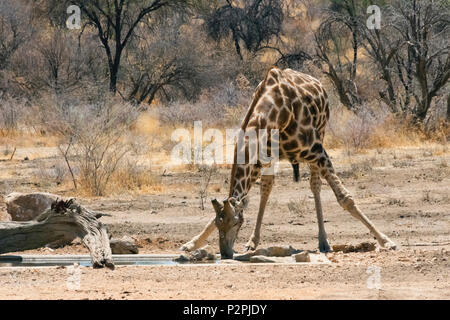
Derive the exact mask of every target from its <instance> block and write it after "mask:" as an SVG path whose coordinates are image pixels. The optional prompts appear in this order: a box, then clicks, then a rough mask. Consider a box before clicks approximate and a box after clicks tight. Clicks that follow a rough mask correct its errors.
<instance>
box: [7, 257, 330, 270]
mask: <svg viewBox="0 0 450 320" xmlns="http://www.w3.org/2000/svg"><path fill="white" fill-rule="evenodd" d="M179 256H180V255H177V254H120V255H119V254H118V255H113V256H112V257H113V260H114V264H115V265H116V266H152V265H164V266H176V265H218V264H219V265H228V264H243V263H245V264H249V262H240V261H235V260H225V261H221V260H220V255H217V260H215V261H214V260H213V261H206V262H177V261H174V260H175V259H176V258H178V257H179ZM315 256H317V257H315ZM323 263H330V261H329V260H328V259H326V257H325V256H322V255H319V254H317V255H311V262H307V263H301V264H303V265H310V264H323ZM74 264H78V265H80V266H84V267H91V266H92V262H91V257H90V256H89V255H0V268H3V267H57V266H72V265H74ZM258 264H261V263H258ZM264 264H265V263H264ZM270 264H272V265H273V264H299V263H295V261H294V260H292V262H290V260H288V259H287V260H286V262H283V263H270Z"/></svg>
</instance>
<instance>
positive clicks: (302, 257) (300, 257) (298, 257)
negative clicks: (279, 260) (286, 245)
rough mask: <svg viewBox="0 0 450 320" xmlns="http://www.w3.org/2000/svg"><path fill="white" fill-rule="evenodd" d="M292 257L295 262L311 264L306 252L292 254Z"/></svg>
mask: <svg viewBox="0 0 450 320" xmlns="http://www.w3.org/2000/svg"><path fill="white" fill-rule="evenodd" d="M292 257H293V258H294V260H295V262H311V258H310V256H309V252H308V251H303V252H300V253H297V254H293V255H292Z"/></svg>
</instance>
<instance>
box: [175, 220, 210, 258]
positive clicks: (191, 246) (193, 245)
mask: <svg viewBox="0 0 450 320" xmlns="http://www.w3.org/2000/svg"><path fill="white" fill-rule="evenodd" d="M214 221H215V218H212V219H211V220H210V221H209V222H208V224H207V225H206V226H205V228H204V229H203V231H202V232H200V234H198V235H196V236H195V237H194V238H192V240H190V241H189V242H186V243H185V244H184V245H182V246H181V248H180V250H181V251H194V250H195V249H198V248H201V247H203V245H204V244H205V242H206V240H207V239H208V237H209V236H210V235H211V233H212V232H213V231H214V229H215V228H216V225H215V223H214Z"/></svg>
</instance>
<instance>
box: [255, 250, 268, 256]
mask: <svg viewBox="0 0 450 320" xmlns="http://www.w3.org/2000/svg"><path fill="white" fill-rule="evenodd" d="M253 255H254V256H268V255H269V251H268V250H267V249H264V248H261V249H256V251H253Z"/></svg>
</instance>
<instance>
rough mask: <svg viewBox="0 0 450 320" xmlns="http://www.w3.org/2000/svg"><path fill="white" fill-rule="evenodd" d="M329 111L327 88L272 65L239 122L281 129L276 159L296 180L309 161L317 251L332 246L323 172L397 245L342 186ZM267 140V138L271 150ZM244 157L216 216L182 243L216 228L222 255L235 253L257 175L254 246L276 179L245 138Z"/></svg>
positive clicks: (350, 206)
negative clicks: (331, 152)
mask: <svg viewBox="0 0 450 320" xmlns="http://www.w3.org/2000/svg"><path fill="white" fill-rule="evenodd" d="M329 117H330V111H329V103H328V97H327V93H326V92H325V90H324V88H323V86H322V84H321V83H320V82H319V80H317V79H315V78H313V77H312V76H310V75H307V74H304V73H300V72H298V71H294V70H292V69H285V70H281V69H279V68H276V67H272V68H271V69H269V71H268V72H267V74H266V76H265V79H264V80H263V81H262V82H261V83H260V84H259V85H258V87H257V88H256V91H255V93H254V95H253V99H252V103H251V105H250V107H249V109H248V111H247V114H246V116H245V118H244V120H243V122H242V125H241V129H242V130H243V131H248V130H257V131H259V130H268V131H269V130H270V129H277V130H279V159H280V160H282V159H285V160H288V161H289V162H290V163H291V164H292V166H293V168H294V179H295V180H298V165H299V163H301V162H306V163H307V164H308V166H309V169H310V172H311V175H310V188H311V191H312V193H313V196H314V202H315V209H316V214H317V222H318V227H319V233H318V240H319V250H320V251H321V252H329V251H331V249H330V245H329V243H328V239H327V234H326V232H325V226H324V221H323V213H322V204H321V200H320V191H321V185H322V180H321V178H324V179H325V180H326V181H327V183H328V184H329V185H330V187H331V189H332V190H333V192H334V194H335V196H336V199H337V201H338V203H339V204H340V205H341V206H342V207H343V208H344V209H345V210H346V211H348V212H349V213H350V214H351V215H352V216H353V217H355V218H357V219H358V220H360V221H361V222H362V223H363V224H364V225H365V226H366V227H367V228H368V229H369V230H370V232H371V233H372V234H373V235H374V236H375V238H376V239H377V241H378V243H379V244H380V245H381V246H382V247H386V248H390V249H395V248H396V244H395V243H394V242H392V241H391V240H390V239H389V238H388V237H387V236H386V235H384V234H383V233H381V232H380V231H378V229H377V228H376V227H375V226H374V225H373V223H372V222H371V221H370V220H369V219H368V218H367V217H366V216H365V215H364V214H363V213H362V212H361V210H360V209H359V208H358V206H357V205H356V203H355V201H354V200H353V197H352V195H351V194H350V193H349V191H348V190H347V189H346V188H345V187H344V185H343V184H342V182H341V180H340V179H339V178H338V176H337V175H336V173H335V170H334V168H333V165H332V163H331V160H330V157H329V156H328V154H327V152H326V151H325V149H324V147H323V138H324V134H325V127H326V124H327V121H328V120H329ZM270 145H271V140H268V142H267V149H268V150H270ZM244 148H245V152H246V163H244V164H238V163H237V161H236V153H237V146H236V147H235V161H234V164H233V166H232V170H231V179H230V191H229V195H228V198H226V199H225V200H224V201H223V204H221V203H219V201H217V200H216V199H213V200H212V205H213V208H214V210H215V212H216V216H215V217H213V218H212V219H211V220H210V221H209V222H208V224H207V225H206V227H205V228H204V229H203V231H202V232H201V233H200V234H199V235H197V236H195V237H194V238H193V239H192V240H191V241H189V242H188V243H186V244H185V245H183V246H182V247H181V250H185V251H191V250H194V249H196V248H199V247H201V246H203V245H204V243H205V242H206V240H207V238H208V237H209V235H210V234H211V233H212V232H213V231H214V230H215V228H217V229H218V230H219V246H220V253H221V256H222V258H223V259H230V258H232V257H233V246H234V242H235V239H236V237H237V234H238V232H239V229H240V227H241V226H242V223H243V221H244V217H243V210H244V208H245V207H246V206H247V205H248V192H249V191H250V189H251V187H252V185H253V184H254V183H255V182H256V180H257V179H258V178H260V179H261V181H260V189H261V192H260V203H259V210H258V216H257V220H256V225H255V228H254V230H253V233H252V235H251V237H250V239H249V241H248V242H247V244H246V249H247V250H255V249H256V247H257V246H258V244H259V241H260V231H261V224H262V220H263V216H264V211H265V208H266V204H267V201H268V199H269V195H270V193H271V190H272V186H273V183H274V175H273V174H272V175H270V174H269V175H266V174H265V175H263V174H261V171H262V169H263V167H264V166H263V165H262V164H261V162H260V161H259V159H258V161H256V163H255V164H251V163H250V162H249V161H247V160H248V156H247V153H248V148H249V147H248V143H247V142H246V144H245V145H244Z"/></svg>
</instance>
